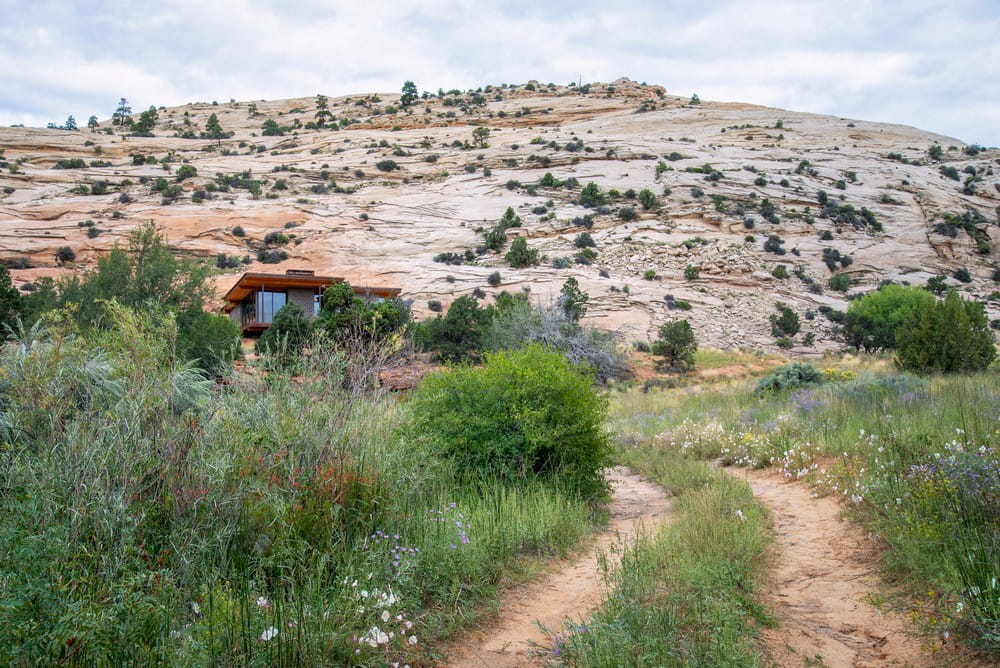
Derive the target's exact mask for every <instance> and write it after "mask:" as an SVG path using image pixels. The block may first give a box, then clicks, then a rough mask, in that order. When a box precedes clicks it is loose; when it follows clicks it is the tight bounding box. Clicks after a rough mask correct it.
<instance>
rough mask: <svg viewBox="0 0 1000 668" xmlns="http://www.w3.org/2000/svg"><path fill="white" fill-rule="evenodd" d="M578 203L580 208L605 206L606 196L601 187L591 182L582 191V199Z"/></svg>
mask: <svg viewBox="0 0 1000 668" xmlns="http://www.w3.org/2000/svg"><path fill="white" fill-rule="evenodd" d="M577 202H579V204H580V206H585V207H587V208H591V207H595V206H599V205H601V204H604V202H605V196H604V194H603V193H602V192H601V188H600V186H598V185H597V184H596V183H593V182H591V183H588V184H587V185H585V186H584V187H583V188H582V189H581V190H580V197H579V198H578V199H577Z"/></svg>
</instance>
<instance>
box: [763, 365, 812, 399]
mask: <svg viewBox="0 0 1000 668" xmlns="http://www.w3.org/2000/svg"><path fill="white" fill-rule="evenodd" d="M822 382H823V374H822V373H820V372H819V370H817V369H816V367H814V366H813V365H812V364H805V363H803V362H792V363H791V364H784V365H782V366H779V367H778V368H777V369H775V370H774V371H772V372H771V373H770V374H768V375H767V376H765V377H764V378H761V379H760V381H758V382H757V387H756V389H755V390H754V392H756V393H757V394H763V393H765V392H780V391H782V390H789V389H794V388H797V387H806V386H809V385H819V384H820V383H822Z"/></svg>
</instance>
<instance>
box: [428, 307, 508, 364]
mask: <svg viewBox="0 0 1000 668" xmlns="http://www.w3.org/2000/svg"><path fill="white" fill-rule="evenodd" d="M492 316H493V313H492V311H490V310H488V309H483V308H480V306H479V303H478V302H477V301H476V300H475V299H474V298H473V297H470V296H469V295H463V296H461V297H459V298H458V299H456V300H455V301H453V302H452V303H451V306H449V307H448V312H447V313H446V314H445V315H443V316H442V315H438V316H436V317H434V318H432V319H430V320H425V321H424V322H422V323H420V324H419V325H418V326H417V327H416V328H415V330H414V336H413V338H414V341H415V342H416V344H417V345H418V346H419V347H421V348H424V349H426V350H433V351H434V352H436V353H437V355H438V357H439V358H440V359H442V360H447V361H461V360H465V359H472V358H475V357H477V356H478V355H479V353H480V351H481V350H482V349H483V345H482V334H483V330H484V328H485V327H486V326H487V325H488V324H489V321H490V320H491V319H492Z"/></svg>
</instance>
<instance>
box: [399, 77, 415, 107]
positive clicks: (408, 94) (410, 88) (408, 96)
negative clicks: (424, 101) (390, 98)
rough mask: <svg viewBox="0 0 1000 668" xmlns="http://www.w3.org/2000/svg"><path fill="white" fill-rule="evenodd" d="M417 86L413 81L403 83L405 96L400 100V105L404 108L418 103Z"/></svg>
mask: <svg viewBox="0 0 1000 668" xmlns="http://www.w3.org/2000/svg"><path fill="white" fill-rule="evenodd" d="M417 97H418V95H417V85H416V84H415V83H413V82H412V81H406V82H404V83H403V95H402V97H400V98H399V103H400V104H401V105H403V106H404V107H408V106H410V105H411V104H413V103H414V102H416V101H417Z"/></svg>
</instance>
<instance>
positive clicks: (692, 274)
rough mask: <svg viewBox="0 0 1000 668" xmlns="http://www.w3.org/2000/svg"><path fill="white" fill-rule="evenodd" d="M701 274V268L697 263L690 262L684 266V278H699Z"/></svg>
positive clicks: (692, 279)
mask: <svg viewBox="0 0 1000 668" xmlns="http://www.w3.org/2000/svg"><path fill="white" fill-rule="evenodd" d="M699 275H701V268H700V267H698V266H697V265H693V264H689V265H687V266H686V267H684V278H686V279H687V280H689V281H694V280H697V278H698V276H699Z"/></svg>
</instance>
